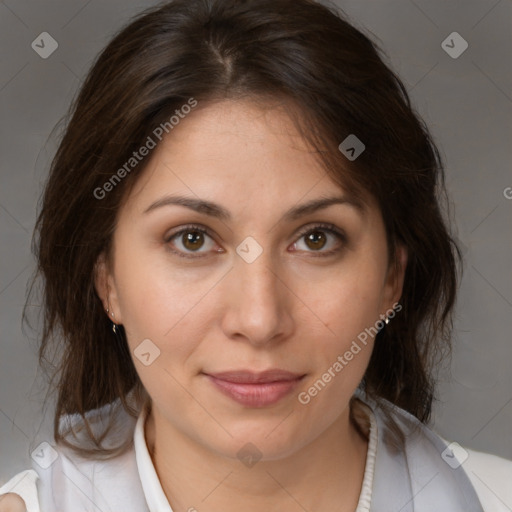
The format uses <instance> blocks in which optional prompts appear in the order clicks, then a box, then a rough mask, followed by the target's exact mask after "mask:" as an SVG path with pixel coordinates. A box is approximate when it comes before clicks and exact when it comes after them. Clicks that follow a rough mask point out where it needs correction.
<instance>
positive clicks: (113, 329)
mask: <svg viewBox="0 0 512 512" xmlns="http://www.w3.org/2000/svg"><path fill="white" fill-rule="evenodd" d="M107 313H108V307H107ZM110 314H111V315H112V318H114V312H111V313H110ZM116 327H117V325H116V323H115V322H114V321H112V332H113V333H114V334H116Z"/></svg>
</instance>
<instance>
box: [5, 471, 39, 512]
mask: <svg viewBox="0 0 512 512" xmlns="http://www.w3.org/2000/svg"><path fill="white" fill-rule="evenodd" d="M38 479H39V475H38V474H37V473H36V472H35V471H34V470H33V469H26V470H25V471H21V472H20V473H18V474H16V475H14V476H13V477H12V478H11V479H10V480H8V481H7V482H6V483H5V484H4V485H2V486H1V487H0V496H1V495H2V494H7V493H9V492H12V493H14V494H17V495H19V496H21V498H23V501H24V502H25V505H26V507H27V512H40V510H39V499H38V494H37V484H36V482H37V480H38Z"/></svg>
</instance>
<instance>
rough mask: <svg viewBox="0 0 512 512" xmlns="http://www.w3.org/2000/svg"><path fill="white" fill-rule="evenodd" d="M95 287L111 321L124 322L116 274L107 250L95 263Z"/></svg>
mask: <svg viewBox="0 0 512 512" xmlns="http://www.w3.org/2000/svg"><path fill="white" fill-rule="evenodd" d="M94 288H95V289H96V293H97V294H98V296H99V298H100V299H101V302H103V308H104V309H105V312H106V311H107V308H108V310H109V312H108V313H106V314H107V315H108V317H109V319H110V320H111V321H113V322H114V323H116V324H122V323H123V320H122V315H121V310H120V308H119V299H118V295H117V288H116V285H115V280H114V276H113V274H112V271H111V269H110V265H109V263H108V261H107V257H106V254H105V252H102V253H101V254H100V255H99V256H98V259H97V260H96V263H95V265H94ZM112 313H114V316H112Z"/></svg>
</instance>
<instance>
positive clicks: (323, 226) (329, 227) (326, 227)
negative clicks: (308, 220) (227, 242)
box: [164, 223, 347, 259]
mask: <svg viewBox="0 0 512 512" xmlns="http://www.w3.org/2000/svg"><path fill="white" fill-rule="evenodd" d="M189 231H197V232H199V233H203V234H205V235H208V236H209V237H210V238H213V235H212V233H210V230H208V229H205V228H204V227H202V226H200V225H198V224H188V225H186V226H184V227H183V228H182V229H180V230H179V231H176V232H175V233H172V234H170V235H169V236H167V237H166V238H165V240H164V241H165V243H166V244H169V243H170V242H171V240H173V239H174V238H176V237H178V236H179V235H182V234H183V233H187V232H189ZM314 231H326V232H328V233H330V234H332V235H334V236H336V237H337V238H338V240H339V241H340V242H342V243H343V244H344V243H346V241H347V238H346V236H345V234H344V233H342V232H341V231H339V230H338V229H337V228H336V227H335V226H334V224H327V223H319V224H315V225H313V226H311V227H307V228H305V229H303V230H302V231H301V232H299V234H298V238H297V240H299V239H300V238H302V237H304V236H306V235H307V234H309V233H312V232H314ZM168 248H169V249H168V250H169V251H171V252H172V253H174V254H176V255H178V256H180V257H181V258H188V259H197V258H202V257H204V256H191V255H190V254H191V253H183V252H182V251H178V250H175V249H172V248H170V247H169V246H168ZM340 251H341V247H336V248H334V249H331V250H329V251H322V252H319V251H307V252H311V253H312V255H313V256H314V257H318V256H319V257H327V256H332V255H334V254H336V253H338V252H340Z"/></svg>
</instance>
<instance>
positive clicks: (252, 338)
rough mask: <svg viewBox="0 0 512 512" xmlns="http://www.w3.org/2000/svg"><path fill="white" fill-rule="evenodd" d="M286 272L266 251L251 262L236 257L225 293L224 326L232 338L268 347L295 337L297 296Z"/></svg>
mask: <svg viewBox="0 0 512 512" xmlns="http://www.w3.org/2000/svg"><path fill="white" fill-rule="evenodd" d="M282 273H283V272H282V269H280V267H278V265H275V264H273V262H272V258H271V255H270V254H268V253H267V252H266V251H263V253H262V254H261V255H260V256H259V257H258V258H257V259H256V260H254V261H252V262H251V263H248V262H247V261H245V260H244V259H243V258H241V257H239V256H236V258H235V262H234V268H233V270H232V271H231V272H230V273H229V276H227V279H228V282H227V283H226V286H227V288H226V290H225V291H226V295H225V297H226V303H225V314H224V317H223V322H222V327H223V330H224V333H225V334H226V336H227V337H228V338H230V339H236V338H238V339H245V340H246V341H247V342H249V343H251V344H253V345H257V346H264V345H267V344H270V343H276V342H277V341H279V340H283V339H285V338H287V337H289V336H290V335H291V334H293V329H294V322H293V317H292V312H291V309H292V307H293V293H292V292H291V291H290V289H289V288H288V287H287V286H286V279H285V278H284V275H282ZM280 274H281V275H280Z"/></svg>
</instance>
